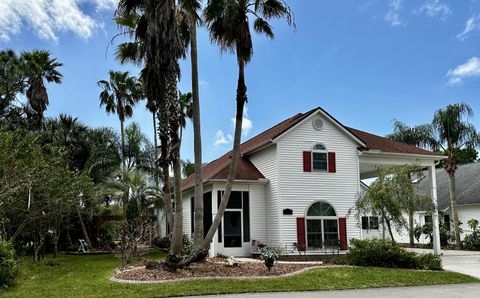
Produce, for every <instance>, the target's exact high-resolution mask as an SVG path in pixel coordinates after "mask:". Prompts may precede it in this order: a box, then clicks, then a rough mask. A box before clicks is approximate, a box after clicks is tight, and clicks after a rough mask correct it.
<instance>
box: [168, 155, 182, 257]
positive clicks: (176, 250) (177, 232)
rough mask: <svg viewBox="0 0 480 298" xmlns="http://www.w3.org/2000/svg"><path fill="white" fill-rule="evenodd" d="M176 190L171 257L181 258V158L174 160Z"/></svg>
mask: <svg viewBox="0 0 480 298" xmlns="http://www.w3.org/2000/svg"><path fill="white" fill-rule="evenodd" d="M173 177H174V184H175V185H174V189H175V220H174V221H173V235H172V245H171V247H170V255H171V256H173V257H178V258H180V257H181V256H182V255H183V206H182V205H183V204H182V186H181V183H182V165H181V162H180V157H179V156H178V157H176V158H174V160H173Z"/></svg>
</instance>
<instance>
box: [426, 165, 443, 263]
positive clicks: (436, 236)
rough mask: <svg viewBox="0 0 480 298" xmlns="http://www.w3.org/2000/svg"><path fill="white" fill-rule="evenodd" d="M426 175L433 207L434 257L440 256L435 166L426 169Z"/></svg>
mask: <svg viewBox="0 0 480 298" xmlns="http://www.w3.org/2000/svg"><path fill="white" fill-rule="evenodd" d="M428 173H429V176H430V185H431V194H432V205H433V214H432V221H433V253H434V254H435V255H436V256H440V255H442V251H441V244H440V228H439V222H438V204H437V175H436V172H435V164H433V165H431V166H429V167H428Z"/></svg>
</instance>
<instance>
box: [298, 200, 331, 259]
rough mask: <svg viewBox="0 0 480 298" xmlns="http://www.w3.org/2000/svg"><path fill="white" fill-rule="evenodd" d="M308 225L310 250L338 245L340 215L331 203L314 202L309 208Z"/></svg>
mask: <svg viewBox="0 0 480 298" xmlns="http://www.w3.org/2000/svg"><path fill="white" fill-rule="evenodd" d="M306 226H307V247H308V249H309V250H315V249H322V248H323V247H325V246H329V247H330V246H336V245H338V217H337V213H336V212H335V209H334V208H333V206H332V205H331V204H329V203H327V202H324V201H318V202H315V203H313V204H312V205H311V206H310V207H309V208H308V210H307V216H306Z"/></svg>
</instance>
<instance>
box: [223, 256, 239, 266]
mask: <svg viewBox="0 0 480 298" xmlns="http://www.w3.org/2000/svg"><path fill="white" fill-rule="evenodd" d="M226 262H227V265H228V266H229V267H238V260H237V259H235V258H234V257H228V259H227V260H226Z"/></svg>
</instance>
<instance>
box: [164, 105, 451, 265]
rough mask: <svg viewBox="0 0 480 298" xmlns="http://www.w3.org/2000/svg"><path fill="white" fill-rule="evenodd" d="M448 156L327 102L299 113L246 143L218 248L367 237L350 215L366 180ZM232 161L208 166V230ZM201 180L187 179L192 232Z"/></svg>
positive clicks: (242, 252)
mask: <svg viewBox="0 0 480 298" xmlns="http://www.w3.org/2000/svg"><path fill="white" fill-rule="evenodd" d="M441 158H442V157H439V156H437V155H435V154H434V153H433V152H430V151H426V150H423V149H420V148H416V147H413V146H409V145H406V144H403V143H399V142H395V141H392V140H389V139H386V138H383V137H380V136H376V135H373V134H370V133H367V132H363V131H360V130H357V129H353V128H350V127H346V126H344V125H343V124H342V123H340V122H339V121H338V120H336V119H335V118H333V117H332V116H331V115H329V114H328V113H327V112H326V111H324V110H323V109H321V108H315V109H313V110H310V111H308V112H306V113H299V114H296V115H294V116H293V117H291V118H288V119H286V120H284V121H282V122H280V123H278V124H276V125H275V126H273V127H271V128H270V129H268V130H266V131H264V132H262V133H261V134H259V135H257V136H255V137H253V138H251V139H250V140H248V141H246V142H244V143H243V144H242V145H241V158H240V160H239V164H238V170H237V173H236V179H235V183H234V186H233V192H232V195H231V197H230V201H229V204H228V206H227V210H226V212H225V214H224V216H223V220H222V223H221V225H220V227H219V228H218V230H217V234H216V235H215V237H214V241H213V242H212V245H211V249H210V253H211V255H216V254H217V253H221V254H224V255H233V256H248V255H250V253H251V246H252V241H253V240H255V241H254V243H255V242H258V241H260V242H262V243H266V244H272V245H273V244H274V245H279V246H280V247H282V248H283V250H284V251H283V253H285V254H288V253H294V248H295V246H296V247H300V248H305V249H306V250H307V253H311V254H314V253H318V252H319V251H320V250H321V249H322V247H324V246H325V245H327V244H328V243H332V242H335V241H337V242H339V243H340V247H341V249H346V248H347V246H348V243H349V241H350V240H351V239H352V238H357V239H358V238H363V235H362V233H363V232H362V225H361V223H359V222H357V218H356V217H355V216H352V215H350V216H348V213H349V210H350V209H351V208H352V207H353V206H354V202H355V200H356V199H357V197H358V195H359V193H360V191H361V187H362V186H361V180H362V179H366V178H372V177H375V176H376V173H377V172H378V168H379V167H382V166H396V165H403V164H409V163H417V164H421V165H422V166H425V167H428V168H429V169H430V170H432V169H434V165H435V162H436V161H438V160H439V159H441ZM230 161H231V153H230V152H228V153H226V154H225V155H223V156H221V157H220V158H218V159H216V160H214V161H212V162H210V163H209V164H207V165H205V166H204V168H203V174H202V176H203V177H202V178H203V183H204V229H205V233H206V231H207V230H208V228H209V227H210V225H211V222H212V219H213V217H214V216H215V214H216V210H217V206H218V204H219V202H220V200H221V198H222V193H223V190H224V187H225V183H226V179H227V175H228V170H229V167H230ZM194 185H195V182H194V177H193V176H190V177H187V178H186V179H185V180H184V181H183V183H182V189H183V198H184V205H183V210H184V233H185V234H187V235H192V233H194V231H193V228H194V224H193V218H194V216H193V211H194V206H193V202H194V200H193V191H194ZM434 193H435V185H433V187H432V194H434ZM433 197H435V195H434V196H433ZM163 229H164V224H163ZM294 243H295V244H296V245H294Z"/></svg>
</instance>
